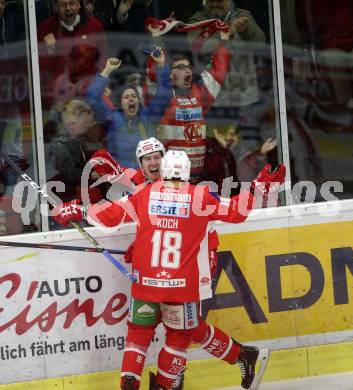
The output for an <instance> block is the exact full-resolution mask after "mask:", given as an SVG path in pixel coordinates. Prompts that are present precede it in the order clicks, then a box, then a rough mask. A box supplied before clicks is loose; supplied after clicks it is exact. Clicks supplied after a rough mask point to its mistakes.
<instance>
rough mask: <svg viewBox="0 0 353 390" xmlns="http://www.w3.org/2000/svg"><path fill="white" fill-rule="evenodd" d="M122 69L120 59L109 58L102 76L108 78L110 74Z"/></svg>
mask: <svg viewBox="0 0 353 390" xmlns="http://www.w3.org/2000/svg"><path fill="white" fill-rule="evenodd" d="M120 67H121V60H120V59H119V58H108V59H107V62H106V64H105V68H104V69H103V71H102V73H101V75H102V76H105V77H108V76H109V75H110V73H112V72H113V71H114V70H117V69H119V68H120Z"/></svg>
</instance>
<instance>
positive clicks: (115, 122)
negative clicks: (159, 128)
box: [86, 65, 172, 168]
mask: <svg viewBox="0 0 353 390" xmlns="http://www.w3.org/2000/svg"><path fill="white" fill-rule="evenodd" d="M108 82H109V80H108V78H106V77H103V76H102V75H100V74H98V75H97V76H96V77H95V78H94V79H93V80H92V82H91V85H90V86H89V88H88V90H87V94H86V100H87V103H89V104H90V106H91V107H92V109H93V111H94V113H95V115H96V119H97V120H98V121H106V122H108V123H109V127H108V130H107V147H108V150H109V153H111V154H112V156H113V157H114V158H115V159H116V160H117V161H118V162H119V163H120V164H121V165H122V166H124V167H129V168H138V163H137V161H136V157H135V151H136V146H137V144H138V142H139V141H140V140H141V139H145V138H149V137H153V136H155V134H156V130H155V125H154V123H158V122H159V120H160V118H161V117H162V116H163V114H164V111H165V109H166V108H167V106H168V105H169V100H170V97H171V93H172V89H171V84H170V70H169V66H167V65H166V66H164V67H163V68H158V69H157V93H156V95H155V96H154V98H153V99H152V100H151V102H150V103H149V105H148V106H140V110H139V112H138V115H137V116H136V117H135V118H133V119H130V120H128V118H127V117H126V116H125V115H124V113H123V112H122V111H121V110H118V109H111V108H109V107H108V106H107V105H106V104H105V103H104V101H103V99H102V96H103V93H104V89H105V87H106V86H107V85H108Z"/></svg>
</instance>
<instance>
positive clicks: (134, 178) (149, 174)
mask: <svg viewBox="0 0 353 390" xmlns="http://www.w3.org/2000/svg"><path fill="white" fill-rule="evenodd" d="M164 153H165V148H164V146H163V144H162V143H161V142H159V141H158V140H157V139H156V138H154V137H151V138H148V139H146V140H142V141H140V142H139V143H138V145H137V148H136V159H137V161H138V163H139V165H140V169H139V170H138V171H137V172H136V173H135V172H134V171H131V172H130V176H131V192H134V191H135V190H136V186H138V185H141V184H143V183H154V182H156V181H157V180H158V179H159V178H160V165H161V159H162V157H163V155H164ZM89 163H90V165H91V167H92V168H93V169H94V170H95V171H96V172H97V173H98V174H99V176H101V177H104V176H105V175H107V177H108V178H109V180H111V181H113V182H114V181H115V180H116V177H119V176H121V175H122V174H123V173H124V172H126V169H125V168H124V167H122V166H121V165H120V164H118V163H117V162H116V161H115V160H114V159H113V157H112V156H111V155H110V154H109V152H107V151H105V150H99V151H97V152H96V153H95V154H94V155H93V156H92V158H91V159H90V160H89ZM125 182H126V180H125ZM218 245H219V240H218V235H217V231H216V229H215V227H214V224H212V225H211V226H210V229H209V232H208V259H209V266H210V273H211V278H212V277H213V276H214V275H215V273H216V270H217V247H218ZM134 246H135V242H133V243H132V244H131V245H130V246H129V248H128V249H127V251H126V253H125V255H124V259H125V261H126V262H127V263H131V261H132V257H133V248H134ZM147 304H148V303H147ZM150 325H151V326H154V327H155V328H156V327H157V326H158V322H156V321H155V320H154V321H153V322H151V323H150ZM199 328H200V331H199V332H197V333H195V334H194V338H193V342H195V343H199V344H202V343H203V341H205V339H206V338H208V332H207V330H208V326H207V325H206V324H204V321H203V320H202V319H199ZM136 329H137V330H139V328H138V325H136V324H133V323H131V322H130V321H128V335H127V338H126V341H127V345H126V346H127V348H129V349H131V350H133V349H135V350H136V349H140V350H141V349H143V350H144V352H146V351H147V348H148V347H149V345H150V343H151V341H152V337H153V335H154V333H152V332H151V328H150V329H149V331H148V332H144V333H145V335H146V338H145V339H144V340H143V341H144V345H143V346H141V345H139V344H138V343H136V340H135V333H136V332H135V330H136ZM215 329H216V331H218V329H217V328H215ZM206 336H207V337H206ZM129 355H131V353H129V352H127V353H125V354H124V359H123V362H122V379H121V382H122V385H121V387H122V389H126V388H127V387H128V386H129V385H131V384H132V383H135V388H137V385H138V382H139V378H140V377H141V373H142V369H143V367H142V366H141V365H138V366H137V367H136V364H135V361H136V359H135V360H134V359H131V358H130V356H129ZM183 385H184V375H179V377H178V380H177V381H176V382H175V384H174V385H173V390H182V389H183Z"/></svg>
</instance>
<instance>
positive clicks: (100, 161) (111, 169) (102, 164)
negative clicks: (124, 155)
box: [89, 149, 124, 176]
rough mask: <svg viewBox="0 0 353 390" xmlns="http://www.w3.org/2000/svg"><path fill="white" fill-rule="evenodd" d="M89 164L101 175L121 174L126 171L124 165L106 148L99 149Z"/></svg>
mask: <svg viewBox="0 0 353 390" xmlns="http://www.w3.org/2000/svg"><path fill="white" fill-rule="evenodd" d="M89 164H90V166H91V167H92V168H93V169H94V170H95V171H96V172H97V173H98V174H99V175H100V176H104V175H110V176H119V175H121V174H122V173H123V171H124V169H123V167H122V166H121V165H120V164H118V163H117V162H116V161H115V160H114V158H113V156H112V155H111V154H110V153H109V152H107V151H106V150H104V149H101V150H97V152H95V153H94V155H93V156H92V157H91V158H90V160H89Z"/></svg>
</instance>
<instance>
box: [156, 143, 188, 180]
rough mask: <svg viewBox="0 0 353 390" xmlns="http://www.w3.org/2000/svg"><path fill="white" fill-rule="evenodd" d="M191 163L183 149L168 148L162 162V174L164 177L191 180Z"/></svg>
mask: <svg viewBox="0 0 353 390" xmlns="http://www.w3.org/2000/svg"><path fill="white" fill-rule="evenodd" d="M190 168H191V163H190V159H189V157H188V155H187V154H186V153H185V152H184V151H183V150H168V152H167V153H166V154H165V155H164V156H163V158H162V162H161V176H162V178H163V179H167V180H168V179H180V180H182V181H189V179H190Z"/></svg>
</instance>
